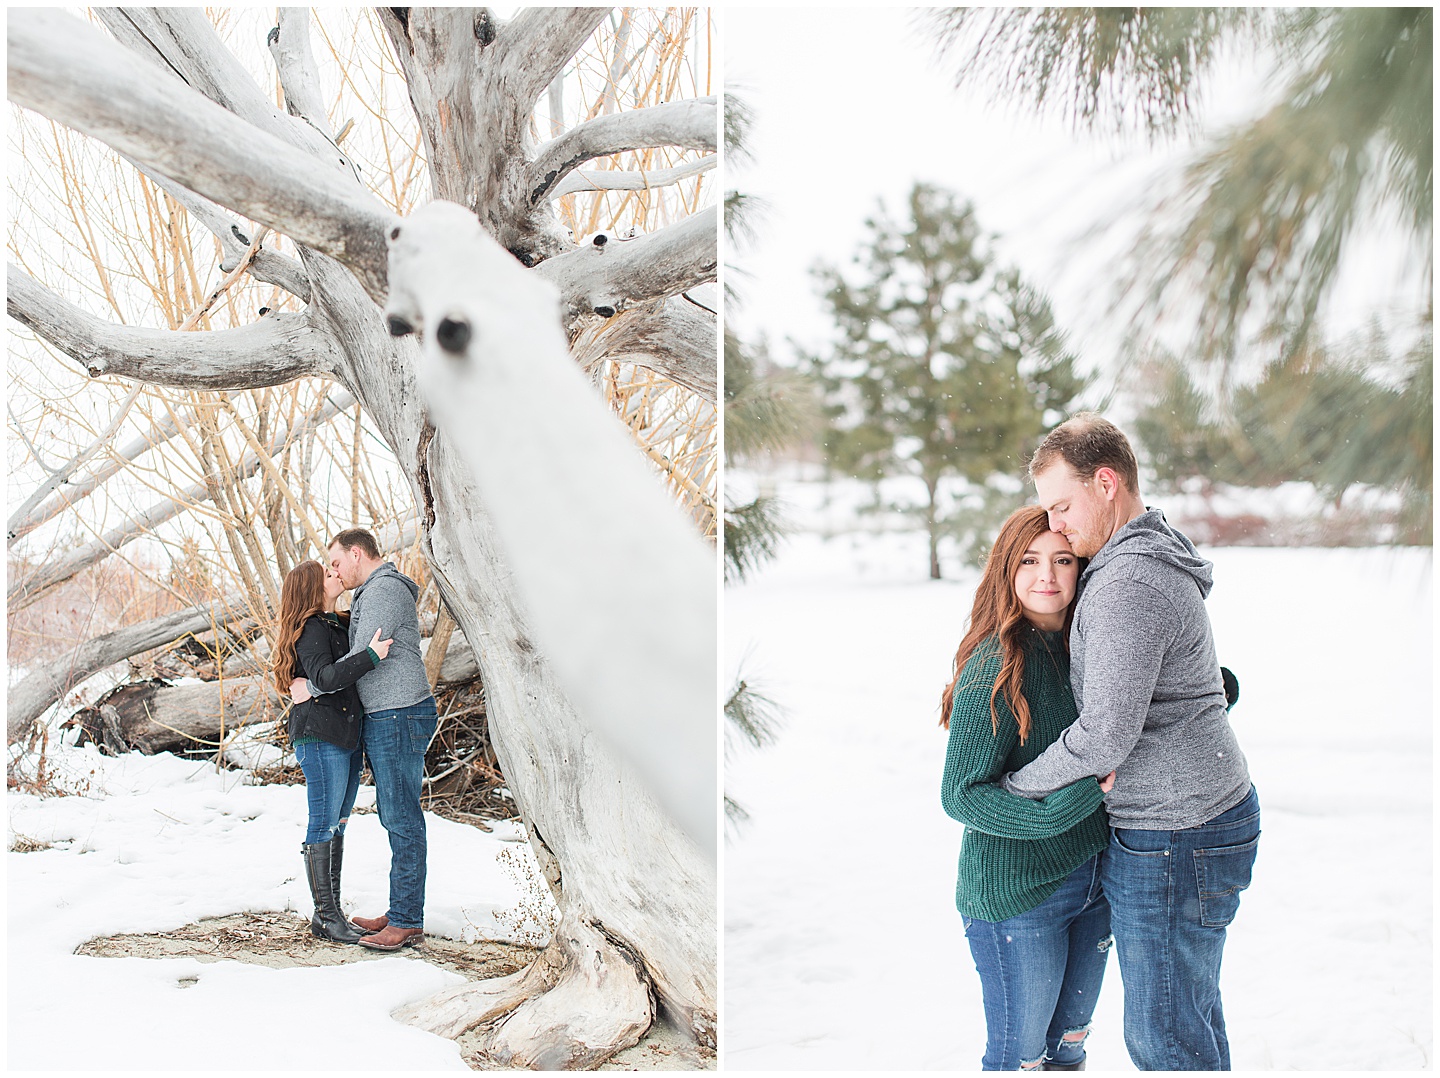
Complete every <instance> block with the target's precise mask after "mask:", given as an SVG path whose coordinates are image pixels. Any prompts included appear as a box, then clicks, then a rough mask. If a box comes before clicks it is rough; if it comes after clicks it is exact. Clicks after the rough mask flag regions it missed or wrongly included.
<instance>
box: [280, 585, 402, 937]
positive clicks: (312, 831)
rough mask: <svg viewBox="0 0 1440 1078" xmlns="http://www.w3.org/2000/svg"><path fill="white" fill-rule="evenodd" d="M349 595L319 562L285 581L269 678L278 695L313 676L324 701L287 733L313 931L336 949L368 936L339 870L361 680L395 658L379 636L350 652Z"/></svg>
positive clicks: (357, 755) (303, 711)
mask: <svg viewBox="0 0 1440 1078" xmlns="http://www.w3.org/2000/svg"><path fill="white" fill-rule="evenodd" d="M344 590H345V585H344V584H343V583H341V581H340V577H339V575H338V574H337V573H336V572H335V571H334V570H333V569H327V568H325V567H324V566H323V565H321V564H320V563H319V562H318V561H305V562H301V563H300V564H299V565H297V566H295V568H294V569H291V570H290V572H289V573H287V574H286V575H285V582H284V584H283V585H281V588H280V624H279V630H278V632H277V634H276V640H275V651H274V655H273V658H272V660H271V664H270V665H271V674H272V676H273V677H274V679H275V685H276V687H277V688H278V689H279V690H280V695H281V696H282V697H283V696H288V695H289V693H290V682H291V680H292V679H293V678H297V677H303V678H308V679H309V680H310V681H311V683H313V684H314V685H316V686H317V687H318V688H319V689H320V691H321V692H322V693H324V695H323V696H315V697H312V698H310V699H309V700H306V701H305V702H304V703H299V704H295V705H294V706H292V707H291V709H290V721H289V725H288V731H289V734H290V744H291V745H292V746H293V747H294V750H295V757H296V759H298V760H299V761H300V768H301V770H302V771H304V772H305V794H306V799H307V801H308V803H309V811H310V819H309V823H308V825H307V827H306V830H305V842H304V844H303V845H302V846H301V847H300V852H301V853H302V854H303V855H304V858H305V877H306V879H307V880H308V881H309V884H310V898H311V900H312V901H313V902H314V905H315V913H314V915H313V916H312V917H311V919H310V931H311V932H312V933H314V934H315V935H316V936H319V937H320V938H321V939H328V940H332V941H334V942H335V943H356V942H358V941H359V939H360V937H361V936H362V935H364V933H363V932H361V931H360V929H358V928H356V927H355V926H354V925H352V924H351V923H350V922H349V921H348V920H347V919H346V917H345V914H344V912H343V911H342V909H341V907H340V868H341V863H342V861H343V858H344V850H345V846H344V843H345V824H346V821H348V820H349V818H350V810H351V809H353V808H354V807H355V795H356V793H357V792H358V791H359V789H360V764H361V758H362V755H363V754H362V752H361V749H360V724H361V722H362V720H363V719H364V716H365V711H364V708H362V707H361V706H360V694H359V693H358V692H357V691H356V689H355V682H357V681H359V680H360V678H361V677H362V676H363V675H365V674H368V673H369V672H370V671H371V670H373V669H374V668H375V667H376V666H378V665H379V664H380V661H381V660H382V659H384V658H385V656H387V655H388V654H390V641H389V640H382V639H380V633H381V630H379V629H376V630H375V636H374V638H373V639H372V640H371V641H370V644H369V646H368V647H367V648H366V649H365V650H364V651H359V652H356V653H355V654H354V655H350V654H347V653H348V652H349V650H350V636H349V629H348V625H347V622H346V618H347V617H348V615H343V614H336V613H335V601H336V600H337V599H338V598H339V597H340V593H341V592H342V591H344Z"/></svg>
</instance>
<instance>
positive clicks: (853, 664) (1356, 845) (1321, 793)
mask: <svg viewBox="0 0 1440 1078" xmlns="http://www.w3.org/2000/svg"><path fill="white" fill-rule="evenodd" d="M790 493H791V491H790V490H789V489H787V490H786V492H785V494H786V495H787V496H788V495H789V494H790ZM823 496H824V495H823V494H822V493H821V492H817V491H814V490H813V489H812V490H810V491H808V492H807V494H806V498H807V499H808V501H805V500H802V501H801V502H799V503H798V508H797V510H796V512H797V515H798V514H799V513H801V512H810V511H812V510H814V509H815V508H817V504H816V503H817V502H819V500H820V499H821V498H822V497H823ZM836 514H837V520H838V519H839V510H838V509H837V510H836ZM1202 553H1203V554H1204V555H1205V556H1206V557H1208V558H1211V559H1213V560H1214V562H1215V566H1216V569H1215V578H1216V585H1215V590H1214V592H1213V593H1212V595H1211V597H1210V599H1209V602H1208V607H1209V610H1210V615H1211V618H1212V622H1213V624H1214V629H1215V637H1216V642H1217V647H1218V650H1219V655H1220V660H1221V662H1223V663H1225V664H1226V665H1228V666H1230V667H1231V668H1232V669H1234V670H1235V672H1236V673H1237V674H1238V675H1239V678H1240V683H1241V700H1240V703H1239V704H1238V705H1237V706H1236V708H1235V711H1234V712H1233V721H1234V724H1235V729H1236V732H1237V734H1238V736H1239V739H1240V744H1241V747H1242V748H1243V749H1244V751H1245V754H1246V758H1247V760H1248V762H1249V765H1250V770H1251V774H1252V777H1253V778H1254V781H1255V784H1256V786H1257V788H1258V790H1259V794H1260V800H1261V806H1262V814H1263V815H1262V819H1263V824H1262V826H1263V837H1262V838H1261V842H1260V854H1259V859H1258V862H1257V864H1256V868H1255V879H1254V884H1253V886H1252V887H1251V889H1250V890H1249V891H1247V892H1246V894H1245V898H1244V901H1243V903H1242V905H1241V909H1240V913H1239V916H1238V917H1237V919H1236V921H1235V923H1234V925H1233V927H1232V929H1231V931H1230V938H1229V943H1228V945H1227V948H1226V953H1225V969H1224V974H1223V979H1222V985H1223V989H1224V1000H1225V1014H1226V1021H1227V1025H1228V1026H1229V1031H1230V1038H1231V1045H1232V1053H1233V1058H1234V1065H1235V1068H1236V1069H1237V1070H1249V1069H1272V1068H1273V1069H1286V1070H1296V1069H1298V1070H1320V1069H1324V1070H1348V1069H1355V1070H1375V1069H1382V1070H1385V1069H1391V1070H1416V1069H1422V1068H1428V1067H1429V1066H1430V1063H1431V1054H1432V1044H1433V1040H1432V1037H1433V1033H1432V1020H1433V1011H1432V896H1433V890H1432V863H1431V862H1432V849H1433V835H1432V789H1433V773H1432V763H1431V757H1432V741H1433V735H1432V721H1433V719H1432V716H1433V699H1432V693H1431V678H1432V671H1433V652H1432V620H1431V596H1432V590H1433V581H1432V560H1431V550H1430V549H1429V548H1424V549H1416V548H1401V549H1388V548H1387V549H1358V550H1356V549H1346V550H1335V549H1324V550H1321V549H1286V548H1279V549H1267V548H1253V547H1250V548H1235V549H1205V550H1202ZM926 568H927V559H926V555H925V539H924V536H923V535H918V534H915V533H901V532H882V533H879V534H869V535H865V534H856V533H853V532H850V533H844V532H840V533H837V534H836V535H835V537H834V538H831V539H828V540H827V539H825V538H823V537H822V535H820V534H813V533H812V534H798V535H795V536H793V537H792V538H791V539H789V540H788V541H787V542H786V543H785V544H784V546H783V548H782V550H781V552H780V555H779V557H778V559H777V560H776V561H775V562H773V563H772V564H770V565H769V566H766V567H765V568H763V569H762V570H761V571H760V572H758V573H757V574H755V575H754V576H753V577H752V578H751V580H750V581H749V582H747V583H746V584H744V585H741V586H734V587H730V588H727V590H726V623H725V637H726V651H727V663H728V665H729V671H728V672H729V673H731V674H733V673H734V672H735V671H736V669H738V668H740V667H741V666H743V669H744V673H745V678H746V680H747V681H748V682H749V683H750V684H751V685H753V686H754V687H755V688H756V689H758V690H759V691H761V692H763V693H765V694H767V695H769V696H771V697H773V698H774V699H775V700H776V701H777V702H778V703H779V704H780V705H781V706H782V707H783V708H784V709H785V711H786V716H785V720H784V726H783V729H782V730H781V733H780V736H779V739H778V742H777V743H776V744H774V745H773V746H771V747H768V748H766V749H763V750H759V751H740V752H737V753H735V754H734V755H733V756H732V758H731V760H730V763H729V766H728V767H727V774H726V792H727V793H728V794H730V795H731V796H733V797H735V798H737V799H738V800H739V801H740V803H741V804H742V805H743V806H744V808H745V809H746V810H747V811H748V812H749V814H750V820H749V821H748V822H747V823H745V824H742V825H741V827H740V829H739V834H738V836H737V837H735V838H732V839H731V840H730V841H729V842H728V843H727V848H726V856H725V995H724V999H725V1041H724V1043H725V1046H726V1047H725V1065H726V1067H727V1068H733V1069H736V1070H753V1069H792V1068H793V1069H816V1068H834V1069H846V1070H849V1069H867V1068H869V1069H878V1068H884V1069H896V1070H904V1069H910V1068H915V1069H929V1068H953V1069H961V1070H968V1069H976V1068H977V1067H978V1064H979V1059H980V1055H981V1053H982V1051H983V1048H984V1040H985V1024H984V1017H983V1012H982V1009H981V1002H980V985H979V979H978V977H977V975H976V973H975V970H974V964H973V962H972V961H971V958H970V954H969V950H968V948H967V946H966V943H965V939H964V933H963V930H962V927H961V923H960V916H959V914H957V913H956V911H955V907H954V888H955V863H956V858H957V855H958V852H959V845H960V832H961V827H960V825H959V824H958V823H955V822H954V821H952V820H950V819H949V818H948V817H946V816H945V814H944V812H943V811H942V810H941V808H940V804H939V780H940V772H941V768H942V765H943V761H944V753H945V740H944V733H943V731H942V730H941V729H940V728H939V727H938V725H937V719H938V701H939V696H940V691H941V689H942V688H943V687H944V684H945V682H946V680H947V679H948V676H949V671H950V662H951V659H952V658H953V656H954V651H955V647H956V645H957V644H958V643H959V640H960V636H961V634H962V631H963V628H964V623H965V619H966V617H967V616H968V614H969V609H970V604H971V601H972V597H973V587H974V583H975V580H976V574H975V573H974V571H973V570H964V571H958V572H957V576H956V579H954V580H943V581H938V582H932V581H929V580H927V579H925V574H926ZM742 657H743V660H742ZM1122 1003H1123V998H1122V994H1121V983H1120V976H1119V973H1118V967H1117V966H1116V965H1115V963H1114V962H1112V963H1111V964H1110V968H1109V973H1108V976H1107V977H1106V981H1105V986H1104V989H1103V991H1102V993H1101V998H1100V1001H1099V1004H1098V1008H1097V1011H1096V1016H1095V1032H1094V1034H1093V1036H1092V1037H1091V1039H1090V1044H1089V1052H1090V1067H1091V1069H1100V1070H1105V1069H1122V1070H1129V1069H1133V1068H1132V1067H1131V1064H1130V1060H1129V1057H1128V1055H1127V1054H1126V1051H1125V1046H1124V1040H1123V1029H1122V1010H1123V1007H1122Z"/></svg>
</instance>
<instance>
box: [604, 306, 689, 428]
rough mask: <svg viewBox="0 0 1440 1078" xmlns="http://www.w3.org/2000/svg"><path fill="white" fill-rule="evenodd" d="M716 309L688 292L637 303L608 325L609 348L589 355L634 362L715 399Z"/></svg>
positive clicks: (606, 346) (605, 347)
mask: <svg viewBox="0 0 1440 1078" xmlns="http://www.w3.org/2000/svg"><path fill="white" fill-rule="evenodd" d="M715 327H716V322H715V312H714V311H710V310H707V309H706V308H704V307H701V306H700V305H698V304H696V303H693V302H691V301H690V300H688V299H686V298H685V297H684V296H683V295H680V296H669V297H666V298H665V299H661V300H654V301H652V302H650V303H643V304H639V305H637V306H634V307H632V308H631V309H630V310H628V311H626V312H624V313H623V314H620V315H617V316H616V317H615V318H614V319H613V324H612V325H609V326H606V327H605V333H604V336H603V337H602V338H601V343H602V345H603V348H604V351H603V352H602V353H601V354H599V355H598V356H593V357H586V361H587V362H596V361H598V360H602V359H609V360H618V361H621V362H626V363H634V364H635V365H636V366H639V367H645V368H647V369H649V370H652V371H658V372H659V373H660V374H663V375H664V376H665V377H666V378H669V379H670V380H671V381H672V382H678V383H679V384H680V385H682V386H685V387H686V388H687V389H690V390H693V391H694V392H696V393H698V394H700V396H702V397H704V398H705V399H706V400H707V401H709V402H710V403H711V404H714V403H715V401H716V382H717V379H716V377H715V368H716V357H715V343H716V331H715Z"/></svg>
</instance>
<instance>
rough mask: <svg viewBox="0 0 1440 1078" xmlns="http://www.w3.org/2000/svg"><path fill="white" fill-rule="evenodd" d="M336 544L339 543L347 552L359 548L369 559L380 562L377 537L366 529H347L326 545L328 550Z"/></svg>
mask: <svg viewBox="0 0 1440 1078" xmlns="http://www.w3.org/2000/svg"><path fill="white" fill-rule="evenodd" d="M336 543H339V544H340V546H341V547H343V548H344V549H346V550H349V549H350V548H351V547H359V548H360V550H361V551H362V552H363V553H364V554H365V556H366V557H367V558H373V559H375V560H376V561H379V560H380V544H379V543H377V542H376V541H375V537H374V536H373V535H371V534H370V533H369V532H367V531H366V530H365V529H364V528H346V529H345V530H344V531H343V532H340V533H338V534H337V535H336V536H335V538H334V539H331V540H330V542H329V543H328V544H326V547H327V549H328V548H329V547H332V546H334V545H335V544H336Z"/></svg>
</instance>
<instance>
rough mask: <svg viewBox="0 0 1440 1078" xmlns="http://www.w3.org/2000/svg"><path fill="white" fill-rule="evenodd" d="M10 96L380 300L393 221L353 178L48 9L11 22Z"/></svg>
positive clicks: (21, 13)
mask: <svg viewBox="0 0 1440 1078" xmlns="http://www.w3.org/2000/svg"><path fill="white" fill-rule="evenodd" d="M7 34H8V42H9V48H8V59H9V94H10V99H11V100H12V101H14V102H15V103H16V104H19V105H22V106H24V107H26V108H30V109H33V110H35V111H36V112H39V113H40V114H41V115H43V116H47V117H49V118H50V119H52V120H55V121H56V122H57V123H61V124H64V125H65V126H67V127H70V128H73V129H74V130H76V131H79V132H80V133H82V134H86V135H90V136H91V137H93V138H98V139H99V140H100V141H102V142H104V143H106V144H107V145H109V146H112V147H113V148H114V149H116V150H119V151H120V152H121V153H125V154H128V155H129V156H131V157H133V158H135V159H136V160H138V161H140V162H142V163H143V164H145V165H147V166H149V167H152V168H155V169H157V170H158V171H160V172H162V173H164V174H165V175H167V176H169V177H171V178H172V179H174V180H176V181H177V182H179V183H181V184H183V185H184V186H186V187H188V188H190V189H191V190H192V191H195V192H197V193H199V194H202V195H204V196H205V197H206V198H209V199H211V200H212V201H214V202H218V203H220V204H221V205H222V206H228V207H230V208H231V209H233V210H236V211H238V212H240V213H243V214H244V215H245V216H246V217H249V218H250V219H251V220H253V221H258V222H260V223H261V224H266V225H269V226H270V227H272V228H274V229H275V230H276V231H278V232H282V233H284V234H286V235H288V236H289V237H291V239H293V240H295V241H296V242H297V243H301V244H305V245H307V246H310V247H313V248H315V249H316V250H319V251H323V252H325V253H327V254H330V255H332V256H333V257H335V258H336V259H338V260H339V261H340V262H342V263H344V264H345V265H346V266H347V267H348V268H349V269H350V270H351V271H352V272H354V273H355V274H356V275H357V277H358V279H359V280H360V281H361V282H362V283H363V284H364V285H365V288H366V291H367V292H369V293H370V295H371V296H372V298H375V299H376V300H377V301H383V298H384V295H385V247H384V237H385V233H386V232H388V231H389V229H390V228H392V227H394V225H395V224H396V223H397V221H398V218H396V216H395V215H394V214H393V213H391V212H390V211H389V210H387V209H385V207H384V206H382V205H381V204H380V203H379V202H378V201H377V200H376V199H375V198H374V197H373V196H371V195H370V194H369V193H368V192H365V191H364V190H363V189H361V188H359V187H358V186H357V185H356V184H355V183H354V182H353V180H351V179H348V178H346V177H344V176H341V175H339V174H338V173H336V172H335V171H333V170H331V169H328V168H325V167H323V166H321V165H320V164H319V163H318V162H317V161H316V160H315V158H314V157H313V156H311V155H309V154H306V153H305V152H303V151H301V150H299V149H297V148H295V147H294V146H293V145H290V144H289V143H286V142H283V141H281V140H280V139H279V138H277V137H276V136H274V135H270V134H267V133H265V132H263V131H261V130H259V129H257V128H255V127H254V126H252V125H251V124H250V123H247V122H246V121H245V120H242V119H240V118H239V117H238V116H236V115H234V114H233V113H231V112H228V111H226V110H225V109H224V108H222V107H220V106H219V105H216V104H215V103H214V102H212V101H209V100H208V99H206V98H204V97H203V96H201V95H200V94H198V93H196V92H195V91H193V90H183V89H180V88H179V87H177V86H176V85H175V80H174V79H171V78H167V77H166V76H164V75H163V74H161V73H160V72H158V71H156V70H154V69H153V68H152V67H151V66H150V65H147V64H145V63H143V62H142V61H140V60H138V59H136V58H134V57H133V56H132V55H131V54H130V53H129V52H128V51H127V50H125V49H124V48H123V47H122V46H120V45H117V44H116V43H114V42H113V41H109V40H107V39H106V38H105V37H104V36H103V35H101V34H100V33H99V32H98V31H96V30H94V29H92V28H91V27H89V26H86V25H85V24H84V23H82V22H80V21H79V20H78V19H75V18H73V17H71V16H69V15H65V14H63V13H61V12H58V11H54V10H51V9H29V10H25V11H18V10H17V11H15V12H13V13H12V14H11V17H10V19H9V24H8V28H7Z"/></svg>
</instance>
